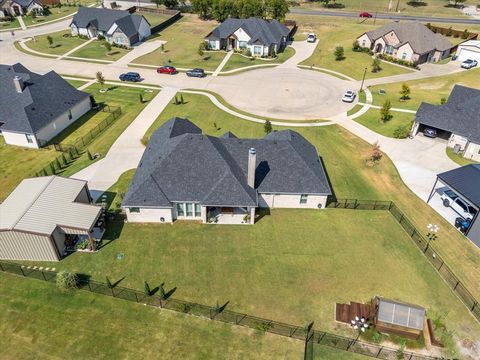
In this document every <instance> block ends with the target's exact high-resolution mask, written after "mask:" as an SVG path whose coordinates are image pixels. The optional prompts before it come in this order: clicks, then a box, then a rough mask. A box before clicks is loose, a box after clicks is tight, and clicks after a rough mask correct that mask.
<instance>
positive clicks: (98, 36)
mask: <svg viewBox="0 0 480 360" xmlns="http://www.w3.org/2000/svg"><path fill="white" fill-rule="evenodd" d="M97 39H98V40H105V36H103V35H102V34H98V35H97Z"/></svg>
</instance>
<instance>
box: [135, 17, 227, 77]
mask: <svg viewBox="0 0 480 360" xmlns="http://www.w3.org/2000/svg"><path fill="white" fill-rule="evenodd" d="M217 25H218V24H217V23H216V22H215V21H203V20H200V19H199V18H198V17H197V15H188V14H183V17H182V18H181V19H180V20H178V21H177V22H175V23H174V24H172V25H170V26H169V27H168V28H166V29H165V30H162V31H161V32H160V33H159V34H156V36H152V39H156V40H163V41H166V42H167V43H166V44H165V46H164V51H163V52H162V50H161V49H157V50H155V51H153V52H151V53H149V54H146V55H143V56H141V57H139V58H137V59H135V60H133V61H132V62H133V63H137V64H145V65H158V66H162V65H172V66H175V67H179V68H194V67H200V68H203V69H205V70H211V71H213V70H215V69H216V68H217V67H218V65H219V64H220V62H221V61H222V59H223V58H224V57H225V53H224V52H218V53H212V52H205V53H204V54H203V56H200V55H199V54H198V47H199V45H200V43H201V42H203V38H204V37H205V36H207V34H208V33H209V32H210V31H212V30H213V29H214V28H215V27H216V26H217Z"/></svg>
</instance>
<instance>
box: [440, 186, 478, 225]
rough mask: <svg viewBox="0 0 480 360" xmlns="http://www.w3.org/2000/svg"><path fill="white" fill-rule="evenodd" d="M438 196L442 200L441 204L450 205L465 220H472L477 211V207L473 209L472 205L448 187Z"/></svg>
mask: <svg viewBox="0 0 480 360" xmlns="http://www.w3.org/2000/svg"><path fill="white" fill-rule="evenodd" d="M440 198H441V199H442V201H443V206H445V207H451V208H452V209H453V210H454V211H455V212H456V213H457V214H459V215H460V216H461V217H463V218H464V219H465V220H472V219H473V217H474V216H475V214H476V213H477V209H475V208H474V207H473V206H472V205H470V204H469V203H467V202H466V201H464V200H463V199H461V198H460V197H459V196H458V195H457V194H455V193H454V192H453V191H452V190H450V189H446V190H444V191H443V193H442V195H441V196H440Z"/></svg>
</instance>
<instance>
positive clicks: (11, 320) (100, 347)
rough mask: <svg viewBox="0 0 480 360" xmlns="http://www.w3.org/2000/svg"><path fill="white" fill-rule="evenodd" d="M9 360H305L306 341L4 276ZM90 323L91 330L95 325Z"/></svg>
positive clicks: (0, 343)
mask: <svg viewBox="0 0 480 360" xmlns="http://www.w3.org/2000/svg"><path fill="white" fill-rule="evenodd" d="M0 292H1V294H2V301H0V312H1V314H2V321H1V323H0V331H2V334H3V336H2V337H1V339H0V348H1V349H2V350H1V353H2V356H1V357H2V358H4V359H25V360H28V359H35V360H43V359H67V358H68V359H81V360H83V359H100V358H102V359H132V358H136V359H155V358H159V357H162V358H167V359H225V354H229V358H231V359H272V360H273V359H292V360H293V359H300V358H302V356H303V355H302V354H303V343H302V342H301V341H294V340H291V339H287V338H284V337H281V336H275V335H271V334H260V333H259V332H256V331H253V330H249V329H245V328H242V327H237V326H231V325H230V324H223V323H219V322H215V321H209V320H206V319H202V318H198V317H195V316H190V315H183V314H179V313H175V312H171V311H167V310H164V311H162V310H159V309H157V308H151V307H146V306H143V305H139V304H135V303H131V302H128V301H124V300H120V299H113V298H110V297H107V296H101V295H98V294H91V293H88V292H84V291H60V290H58V289H57V288H56V287H55V285H54V284H52V283H46V282H43V281H39V280H34V279H28V278H20V277H18V276H15V275H9V274H5V273H0ZM92 325H94V326H93V327H92Z"/></svg>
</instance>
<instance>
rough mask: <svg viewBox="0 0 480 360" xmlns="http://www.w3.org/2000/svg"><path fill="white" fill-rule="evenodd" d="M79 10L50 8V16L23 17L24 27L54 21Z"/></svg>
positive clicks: (73, 8) (75, 7) (72, 7)
mask: <svg viewBox="0 0 480 360" xmlns="http://www.w3.org/2000/svg"><path fill="white" fill-rule="evenodd" d="M78 9H79V7H78V6H62V7H61V8H50V14H49V15H46V16H37V17H36V18H32V17H31V16H24V17H23V21H24V23H25V25H27V26H31V25H41V24H43V23H45V22H47V21H55V20H58V19H60V18H63V17H66V16H69V15H73V13H75V12H77V11H78Z"/></svg>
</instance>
